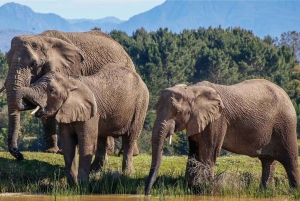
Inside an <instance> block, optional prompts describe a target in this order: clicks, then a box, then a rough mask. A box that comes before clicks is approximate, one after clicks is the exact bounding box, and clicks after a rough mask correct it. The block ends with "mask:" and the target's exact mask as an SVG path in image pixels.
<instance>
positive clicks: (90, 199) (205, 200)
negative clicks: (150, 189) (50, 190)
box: [0, 194, 289, 201]
mask: <svg viewBox="0 0 300 201" xmlns="http://www.w3.org/2000/svg"><path fill="white" fill-rule="evenodd" d="M98 200H101V201H156V200H157V201H160V200H163V201H285V200H286V201H287V200H289V199H288V198H284V197H283V198H276V199H273V198H268V199H252V198H227V197H207V196H205V197H204V196H185V197H145V196H142V195H141V196H139V195H132V196H131V195H118V196H110V195H109V196H108V195H106V196H66V197H64V196H56V197H55V196H44V195H26V194H0V201H98Z"/></svg>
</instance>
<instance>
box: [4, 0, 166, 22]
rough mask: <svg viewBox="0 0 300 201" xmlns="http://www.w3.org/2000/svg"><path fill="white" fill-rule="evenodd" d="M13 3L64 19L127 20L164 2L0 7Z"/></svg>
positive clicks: (48, 1) (27, 0)
mask: <svg viewBox="0 0 300 201" xmlns="http://www.w3.org/2000/svg"><path fill="white" fill-rule="evenodd" d="M9 2H15V3H18V4H22V5H25V6H28V7H30V8H31V9H32V10H33V11H34V12H38V13H55V14H57V15H59V16H61V17H63V18H66V19H82V18H85V19H101V18H104V17H109V16H114V17H117V18H119V19H121V20H128V19H129V18H130V17H132V16H134V15H137V14H139V13H143V12H146V11H148V10H150V9H152V8H154V7H155V6H158V5H161V4H162V3H163V2H165V0H10V1H7V0H0V6H2V5H3V4H5V3H9Z"/></svg>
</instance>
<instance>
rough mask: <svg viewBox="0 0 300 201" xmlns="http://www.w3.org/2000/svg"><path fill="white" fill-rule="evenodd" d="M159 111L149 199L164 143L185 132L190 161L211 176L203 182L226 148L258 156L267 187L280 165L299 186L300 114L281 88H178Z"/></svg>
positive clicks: (261, 84) (264, 84)
mask: <svg viewBox="0 0 300 201" xmlns="http://www.w3.org/2000/svg"><path fill="white" fill-rule="evenodd" d="M156 112H157V117H156V121H155V124H154V128H153V132H152V163H151V169H150V173H149V176H148V179H147V182H146V188H145V194H146V195H149V194H150V190H151V187H152V185H153V183H154V181H155V179H156V177H157V174H158V171H159V168H160V164H161V158H162V150H163V149H162V147H163V143H164V141H165V139H166V138H167V137H169V136H170V135H173V133H174V131H175V132H177V131H181V130H184V129H186V134H187V136H188V141H189V159H192V158H194V159H196V161H198V162H201V163H202V166H198V167H199V170H198V172H200V174H201V173H204V172H205V173H207V174H206V175H203V177H201V178H206V179H211V178H212V177H213V171H214V165H215V163H216V158H217V157H218V156H219V153H220V150H221V148H223V149H225V150H228V151H230V152H233V153H237V154H243V155H247V156H250V157H258V158H259V159H260V161H261V163H262V177H261V186H262V187H266V185H267V183H269V182H270V181H271V180H272V178H273V175H274V169H275V160H277V161H279V162H280V163H281V164H282V165H283V166H284V168H285V170H286V172H287V175H288V179H289V183H290V186H291V187H297V186H299V183H300V180H299V179H300V178H299V171H298V146H297V135H296V112H295V109H294V107H293V104H292V103H291V100H290V99H289V97H288V95H287V94H286V93H285V92H284V90H283V89H281V88H280V87H279V86H277V85H275V84H273V83H271V82H269V81H267V80H263V79H253V80H247V81H244V82H241V83H239V84H235V85H231V86H224V85H217V84H212V83H210V82H207V81H204V82H199V83H197V84H195V85H191V86H184V85H176V86H174V87H170V88H167V89H165V90H163V91H162V92H161V95H160V98H159V100H158V102H157V104H156ZM189 161H191V160H189ZM191 165H192V164H191V163H187V171H186V178H187V180H188V183H189V186H193V185H194V184H195V180H194V178H193V177H192V176H193V175H195V174H194V173H192V172H190V171H189V170H192V169H193V168H192V167H191ZM206 176H208V177H206Z"/></svg>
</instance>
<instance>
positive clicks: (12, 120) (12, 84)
mask: <svg viewBox="0 0 300 201" xmlns="http://www.w3.org/2000/svg"><path fill="white" fill-rule="evenodd" d="M13 69H18V66H12V67H10V71H9V73H8V77H7V79H6V81H5V88H6V94H7V106H8V115H9V117H8V138H7V142H8V150H9V152H10V153H11V154H12V155H13V156H14V157H15V158H16V159H17V160H22V159H23V155H22V154H21V153H20V152H19V150H18V142H17V140H18V133H19V129H20V111H21V110H25V109H26V104H23V101H22V95H21V94H20V93H19V90H20V88H21V87H23V86H26V85H27V86H29V85H30V81H29V80H28V77H30V75H29V73H30V71H29V69H28V71H29V72H26V71H25V70H13ZM26 77H27V78H26Z"/></svg>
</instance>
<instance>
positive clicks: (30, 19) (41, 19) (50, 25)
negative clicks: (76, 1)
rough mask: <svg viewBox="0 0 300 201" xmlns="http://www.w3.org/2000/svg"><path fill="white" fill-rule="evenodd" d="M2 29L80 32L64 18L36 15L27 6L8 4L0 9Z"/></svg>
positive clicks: (38, 31) (39, 31)
mask: <svg viewBox="0 0 300 201" xmlns="http://www.w3.org/2000/svg"><path fill="white" fill-rule="evenodd" d="M0 29H15V30H22V31H30V32H34V33H41V32H43V31H44V30H47V29H58V30H63V31H80V30H79V29H78V28H77V27H76V26H73V25H72V24H70V23H68V22H67V20H65V19H63V18H62V17H60V16H58V15H56V14H53V13H49V14H41V13H35V12H34V11H33V10H32V9H30V8H29V7H27V6H22V5H20V4H16V3H7V4H4V5H3V6H1V7H0Z"/></svg>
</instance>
